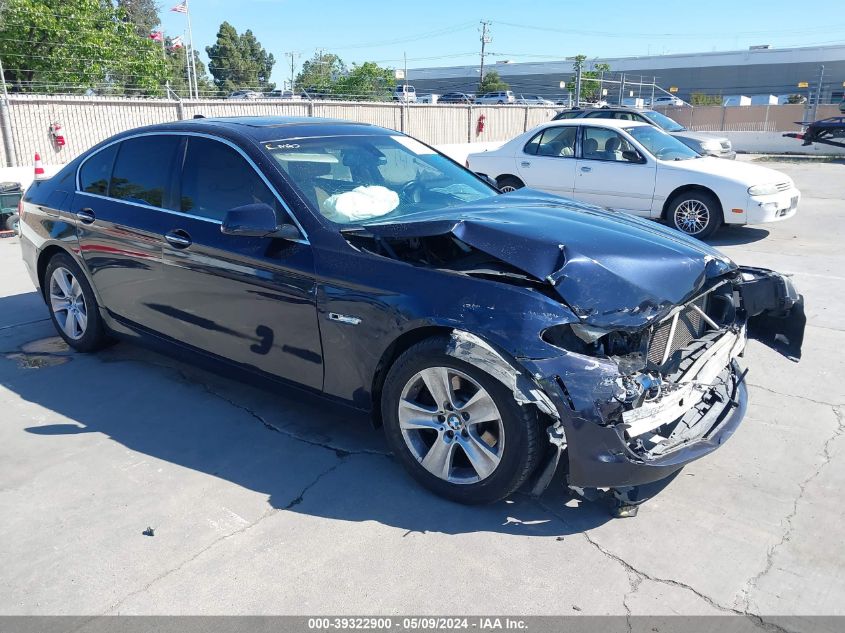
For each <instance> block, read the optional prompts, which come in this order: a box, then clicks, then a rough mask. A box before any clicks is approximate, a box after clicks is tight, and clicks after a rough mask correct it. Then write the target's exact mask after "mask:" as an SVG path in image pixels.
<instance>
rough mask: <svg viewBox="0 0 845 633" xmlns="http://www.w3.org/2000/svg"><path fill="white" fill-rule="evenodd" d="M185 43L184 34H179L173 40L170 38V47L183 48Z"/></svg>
mask: <svg viewBox="0 0 845 633" xmlns="http://www.w3.org/2000/svg"><path fill="white" fill-rule="evenodd" d="M184 46H185V44H184V43H183V42H182V36H181V35H177V36H176V37H174V38H173V39H172V40H170V48H182V47H184Z"/></svg>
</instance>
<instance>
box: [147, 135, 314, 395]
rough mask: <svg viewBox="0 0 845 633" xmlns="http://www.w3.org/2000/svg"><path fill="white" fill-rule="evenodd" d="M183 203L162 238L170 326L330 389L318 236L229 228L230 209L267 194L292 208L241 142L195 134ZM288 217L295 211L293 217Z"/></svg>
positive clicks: (255, 364)
mask: <svg viewBox="0 0 845 633" xmlns="http://www.w3.org/2000/svg"><path fill="white" fill-rule="evenodd" d="M179 197H180V211H181V213H179V214H174V215H172V216H171V217H170V224H169V225H168V227H167V230H166V232H165V236H164V241H163V255H162V261H163V269H164V275H165V277H166V279H167V284H166V285H167V288H168V295H167V296H166V297H164V298H163V300H162V302H161V304H160V305H157V306H153V309H155V310H157V311H158V312H159V313H160V314H161V315H162V317H163V319H164V322H165V323H166V326H165V327H164V329H163V333H164V334H165V335H167V336H169V337H171V338H174V339H176V340H179V341H183V342H185V343H188V344H189V345H191V346H193V347H195V348H198V349H200V350H203V351H206V352H209V353H211V354H215V355H217V356H222V357H224V358H227V359H229V360H232V361H235V362H237V363H239V364H241V365H243V366H245V367H247V368H252V369H258V370H260V371H263V372H266V373H270V374H273V375H275V376H279V377H281V378H285V379H288V380H291V381H293V382H296V383H300V384H303V385H306V386H308V387H313V388H315V389H322V385H323V359H322V348H321V344H320V334H319V330H318V326H317V311H316V282H315V276H314V260H313V255H312V251H311V246H310V244H308V243H307V242H305V241H304V240H303V241H289V240H282V239H275V238H259V237H243V236H233V235H224V234H223V233H221V232H220V225H221V223H222V220H223V217H224V215H225V214H226V211H228V210H229V209H232V208H234V207H239V206H243V205H246V204H253V203H256V202H264V203H267V204H269V205H271V206H272V207H273V208H274V209H276V212H277V215H278V216H279V219H280V221H281V222H284V221H285V217H284V216H285V213H286V211H285V210H284V208H283V207H282V205H281V203H280V202H279V199H278V198H277V196H276V195H275V194H274V193H273V192H272V191H271V189H270V187H269V186H268V184H267V183H266V182H265V180H264V179H263V178H262V177H261V176H260V175H259V173H258V171H257V170H256V168H254V167H253V166H252V165H251V164H250V162H248V160H247V159H246V158H245V157H244V156H243V155H242V154H241V153H240V152H239V151H237V150H236V149H234V148H233V147H232V146H230V145H228V144H226V143H224V142H222V141H219V140H214V139H210V138H206V137H201V136H187V137H186V148H185V155H184V166H183V168H182V175H181V183H180V196H179ZM288 221H289V220H288Z"/></svg>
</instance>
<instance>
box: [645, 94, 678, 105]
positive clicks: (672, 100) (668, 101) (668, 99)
mask: <svg viewBox="0 0 845 633" xmlns="http://www.w3.org/2000/svg"><path fill="white" fill-rule="evenodd" d="M649 105H650V106H651V107H652V108H656V107H659V106H664V107H665V106H677V107H680V106H682V105H684V102H683V100H681V99H680V98H678V97H674V96H672V95H658V96H656V97H655V98H654V99H650V100H649Z"/></svg>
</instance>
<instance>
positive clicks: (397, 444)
mask: <svg viewBox="0 0 845 633" xmlns="http://www.w3.org/2000/svg"><path fill="white" fill-rule="evenodd" d="M449 342H450V339H449V338H448V337H447V336H436V337H432V338H429V339H426V340H423V341H420V342H419V343H417V344H415V345H413V346H411V347H410V348H408V349H407V350H406V351H405V352H404V353H402V354H401V355H400V356H399V358H397V359H396V361H395V362H394V363H393V365H392V366H391V367H390V370H389V371H388V373H387V376H386V378H385V381H384V388H383V389H382V393H381V414H382V416H381V417H382V420H383V422H384V431H385V436H386V438H387V441H388V443H389V444H390V448H391V450H392V452H393V454H394V455H395V456H396V458H397V459H398V460H399V461H400V462H401V463H402V465H403V466H404V467H405V468H406V469H407V470H408V472H409V473H410V474H411V475H412V476H413V477H414V478H415V479H416V480H417V481H418V482H420V483H421V484H422V485H424V486H425V487H427V488H429V489H430V490H432V491H434V492H436V493H437V494H439V495H441V496H443V497H446V498H449V499H452V500H454V501H459V502H461V503H489V502H492V501H497V500H499V499H502V498H504V497H506V496H508V495H509V494H511V493H512V492H514V491H515V490H516V489H517V488H519V487H520V486H521V485H522V484H523V483H525V481H526V480H527V479H528V477H529V476H530V475H531V474H532V473H533V472H534V470H535V469H536V467H537V464H538V463H539V461H540V457H541V454H542V452H543V437H542V436H543V434H542V430H541V425H540V421H539V419H538V415H537V410H536V409H535V408H534V407H533V406H523V405H520V404H519V403H518V402H517V401H516V400H515V398H514V394H513V393H512V392H511V390H510V389H509V388H508V387H506V386H505V385H504V384H503V383H501V382H500V381H499V380H498V379H496V378H494V377H493V376H491V375H490V374H488V373H487V372H486V371H484V370H482V369H480V368H479V367H477V366H475V365H472V364H469V363H467V362H464V361H463V360H460V359H457V358H455V357H454V356H452V355H450V354H449V353H447V349H448V347H449Z"/></svg>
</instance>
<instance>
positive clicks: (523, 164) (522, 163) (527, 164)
mask: <svg viewBox="0 0 845 633" xmlns="http://www.w3.org/2000/svg"><path fill="white" fill-rule="evenodd" d="M519 166H520V167H531V163H529V162H528V161H527V160H524V161H522V162H521V163H520V164H519Z"/></svg>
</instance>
